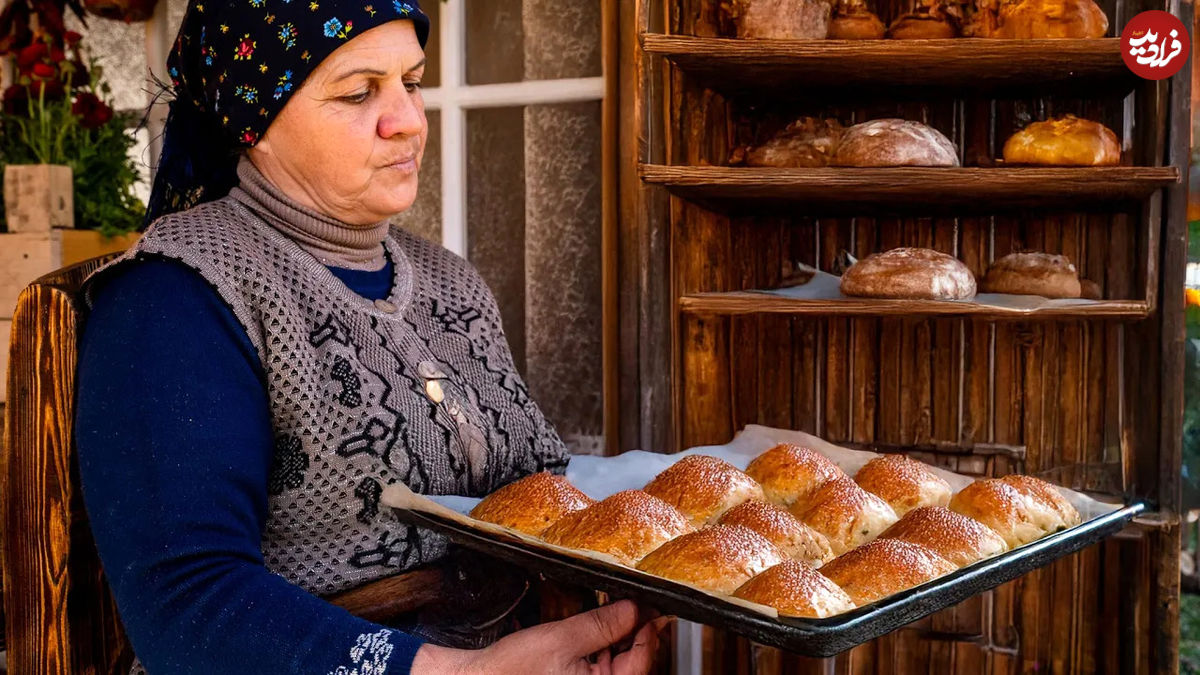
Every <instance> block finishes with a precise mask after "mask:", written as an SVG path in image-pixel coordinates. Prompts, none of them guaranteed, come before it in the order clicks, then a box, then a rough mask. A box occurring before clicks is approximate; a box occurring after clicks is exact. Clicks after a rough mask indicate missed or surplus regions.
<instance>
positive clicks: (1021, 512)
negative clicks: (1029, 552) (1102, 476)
mask: <svg viewBox="0 0 1200 675" xmlns="http://www.w3.org/2000/svg"><path fill="white" fill-rule="evenodd" d="M950 510H951V511H955V512H957V513H961V514H962V515H964V516H967V517H968V518H974V519H975V520H978V521H979V522H981V523H983V524H984V525H987V526H988V527H990V528H992V529H993V530H995V532H996V533H997V534H999V535H1000V536H1001V537H1002V538H1003V539H1004V543H1006V544H1008V547H1009V548H1016V547H1018V546H1021V545H1022V544H1028V543H1029V542H1031V541H1035V540H1037V539H1041V538H1042V537H1043V536H1045V535H1046V533H1047V532H1049V531H1050V530H1047V529H1046V527H1047V525H1048V524H1052V523H1053V521H1054V519H1055V517H1056V515H1057V514H1055V513H1054V512H1053V510H1052V509H1050V508H1049V507H1045V506H1043V507H1041V508H1038V506H1037V505H1036V504H1034V503H1033V501H1032V500H1030V499H1029V498H1028V497H1026V496H1025V495H1024V494H1023V493H1022V492H1021V491H1020V490H1018V489H1016V488H1015V487H1013V486H1012V485H1009V484H1008V483H1006V482H1004V481H1002V480H1000V479H998V478H988V479H983V480H977V481H975V482H974V483H971V484H970V485H968V486H967V487H965V488H963V489H962V490H960V491H959V492H958V494H956V495H954V497H953V498H951V499H950Z"/></svg>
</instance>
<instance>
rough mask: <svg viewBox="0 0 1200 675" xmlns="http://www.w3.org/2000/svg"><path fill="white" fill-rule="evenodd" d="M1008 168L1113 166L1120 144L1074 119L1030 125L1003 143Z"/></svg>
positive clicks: (1101, 130) (1110, 134) (1100, 128)
mask: <svg viewBox="0 0 1200 675" xmlns="http://www.w3.org/2000/svg"><path fill="white" fill-rule="evenodd" d="M1004 161H1005V162H1007V163H1009V164H1041V165H1045V166H1116V165H1118V164H1120V163H1121V143H1120V142H1119V141H1118V140H1117V135H1116V134H1115V133H1113V131H1112V129H1109V128H1108V127H1106V126H1104V125H1103V124H1100V123H1099V122H1093V121H1091V120H1085V119H1082V118H1080V117H1076V116H1074V115H1063V116H1062V117H1056V118H1054V119H1049V120H1045V121H1042V122H1034V123H1033V124H1030V125H1029V126H1027V127H1025V128H1024V129H1022V130H1020V131H1018V132H1017V133H1015V134H1013V135H1012V136H1009V137H1008V140H1007V141H1005V142H1004Z"/></svg>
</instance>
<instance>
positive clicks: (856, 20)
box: [827, 0, 887, 40]
mask: <svg viewBox="0 0 1200 675" xmlns="http://www.w3.org/2000/svg"><path fill="white" fill-rule="evenodd" d="M886 33H887V26H884V25H883V22H882V21H880V20H879V17H878V16H875V14H874V12H872V11H871V10H869V9H867V3H866V2H865V1H864V0H841V1H839V2H838V3H837V5H836V7H835V9H834V13H833V20H831V21H830V22H829V34H828V35H827V37H828V38H829V39H830V40H881V39H883V37H884V35H885V34H886Z"/></svg>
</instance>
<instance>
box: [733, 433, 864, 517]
mask: <svg viewBox="0 0 1200 675" xmlns="http://www.w3.org/2000/svg"><path fill="white" fill-rule="evenodd" d="M746 473H747V475H749V476H750V477H751V478H753V479H754V480H756V481H758V484H759V485H761V486H762V489H763V494H764V495H766V498H767V499H768V500H769V501H771V502H773V503H775V504H779V505H780V506H783V507H786V508H791V507H792V506H793V505H795V504H797V503H799V504H804V503H806V502H807V501H808V498H809V497H811V496H812V494H813V493H814V492H816V491H817V488H819V487H821V486H822V485H824V484H825V483H828V482H829V481H831V480H833V479H834V478H838V477H840V476H844V475H846V474H845V473H844V472H843V471H842V470H841V469H840V468H838V465H836V464H834V463H833V462H831V461H829V458H828V457H826V456H825V455H822V454H821V453H819V452H817V451H816V450H813V449H811V448H806V447H803V446H799V445H793V444H791V443H781V444H779V445H777V446H775V447H773V448H771V449H770V450H767V451H766V452H764V453H763V454H761V455H759V456H758V457H755V458H754V461H752V462H750V466H747V467H746Z"/></svg>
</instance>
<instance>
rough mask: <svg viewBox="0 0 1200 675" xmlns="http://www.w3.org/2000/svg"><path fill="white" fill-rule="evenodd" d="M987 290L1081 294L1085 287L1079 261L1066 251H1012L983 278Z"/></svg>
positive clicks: (981, 285) (1051, 295)
mask: <svg viewBox="0 0 1200 675" xmlns="http://www.w3.org/2000/svg"><path fill="white" fill-rule="evenodd" d="M979 288H980V290H982V291H983V292H985V293H1009V294H1011V295H1040V296H1042V297H1043V298H1078V297H1079V296H1080V293H1081V289H1082V287H1081V286H1080V282H1079V273H1078V272H1077V271H1075V265H1073V264H1071V261H1070V260H1069V259H1068V258H1067V257H1066V256H1065V255H1051V254H1049V253H1009V254H1008V255H1006V256H1004V257H1003V258H1001V259H999V260H997V261H996V262H994V263H992V266H991V267H989V268H988V272H987V275H986V276H984V278H983V281H981V282H979Z"/></svg>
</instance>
